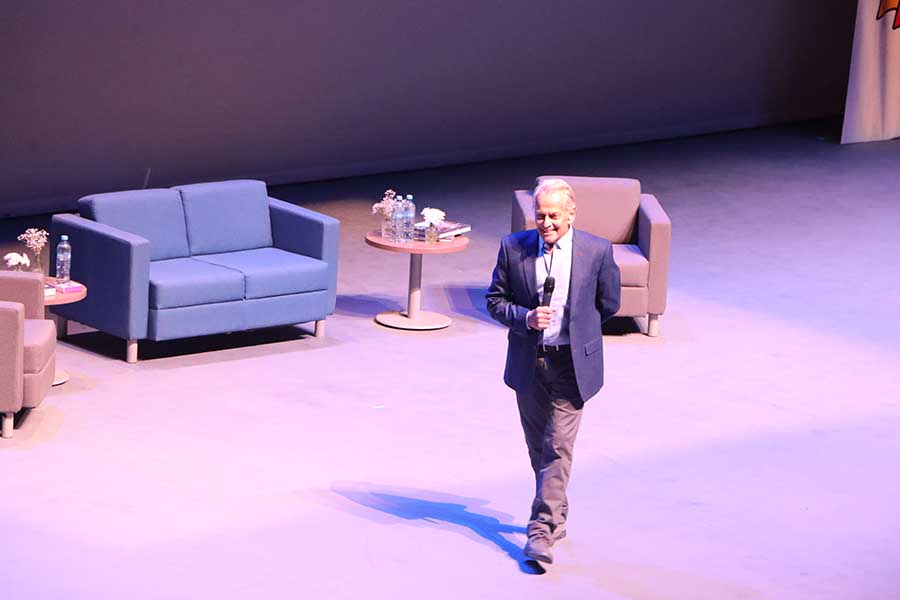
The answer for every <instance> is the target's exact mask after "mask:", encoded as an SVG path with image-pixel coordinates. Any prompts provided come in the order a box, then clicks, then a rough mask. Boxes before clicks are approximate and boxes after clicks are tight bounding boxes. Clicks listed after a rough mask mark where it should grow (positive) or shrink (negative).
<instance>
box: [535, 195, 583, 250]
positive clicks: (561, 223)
mask: <svg viewBox="0 0 900 600" xmlns="http://www.w3.org/2000/svg"><path fill="white" fill-rule="evenodd" d="M567 198H568V196H567V195H566V193H565V192H564V191H562V190H558V191H555V192H550V193H544V194H541V195H540V196H538V197H537V201H536V202H535V203H534V222H535V224H536V225H537V229H538V232H539V233H540V234H541V237H542V238H544V243H545V244H547V245H548V246H550V245H553V244H555V243H556V242H557V240H559V238H561V237H562V236H564V235H566V232H567V231H569V227H571V226H572V222H573V221H574V220H575V206H574V204H573V205H572V206H571V207H568V208H567V207H566V199H567Z"/></svg>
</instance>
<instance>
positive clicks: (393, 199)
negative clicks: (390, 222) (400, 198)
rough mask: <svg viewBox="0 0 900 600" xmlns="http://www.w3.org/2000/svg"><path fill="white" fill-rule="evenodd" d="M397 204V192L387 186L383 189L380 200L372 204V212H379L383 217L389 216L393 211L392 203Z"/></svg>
mask: <svg viewBox="0 0 900 600" xmlns="http://www.w3.org/2000/svg"><path fill="white" fill-rule="evenodd" d="M395 204H397V192H395V191H394V190H392V189H390V188H388V189H387V190H385V191H384V197H383V198H382V199H381V202H376V203H375V204H373V205H372V214H373V215H374V214H375V213H381V214H382V215H384V216H385V217H390V216H391V213H393V212H394V205H395Z"/></svg>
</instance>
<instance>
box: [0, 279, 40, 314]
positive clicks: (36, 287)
mask: <svg viewBox="0 0 900 600" xmlns="http://www.w3.org/2000/svg"><path fill="white" fill-rule="evenodd" d="M0 300H9V301H10V302H18V303H20V304H23V305H24V306H25V318H26V319H43V318H44V276H43V275H41V274H40V273H28V272H18V271H9V272H2V273H0Z"/></svg>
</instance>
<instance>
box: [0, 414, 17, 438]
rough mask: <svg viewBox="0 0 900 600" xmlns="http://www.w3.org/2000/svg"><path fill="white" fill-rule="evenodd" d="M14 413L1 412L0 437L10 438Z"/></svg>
mask: <svg viewBox="0 0 900 600" xmlns="http://www.w3.org/2000/svg"><path fill="white" fill-rule="evenodd" d="M14 416H15V415H14V413H11V412H7V413H3V433H2V434H0V435H2V437H5V438H11V437H12V436H13V417H14Z"/></svg>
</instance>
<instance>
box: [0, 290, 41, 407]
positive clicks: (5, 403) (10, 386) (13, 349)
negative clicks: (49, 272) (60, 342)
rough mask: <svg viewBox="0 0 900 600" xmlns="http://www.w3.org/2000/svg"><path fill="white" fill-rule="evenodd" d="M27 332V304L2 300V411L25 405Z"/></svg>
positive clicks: (0, 331) (0, 371) (0, 319)
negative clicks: (23, 396)
mask: <svg viewBox="0 0 900 600" xmlns="http://www.w3.org/2000/svg"><path fill="white" fill-rule="evenodd" d="M41 294H43V291H41ZM24 335H25V307H24V306H23V305H22V303H20V302H6V301H0V413H4V412H18V411H19V409H21V408H22V394H23V385H24V377H25V375H24V373H25V369H24V360H25V344H24Z"/></svg>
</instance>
